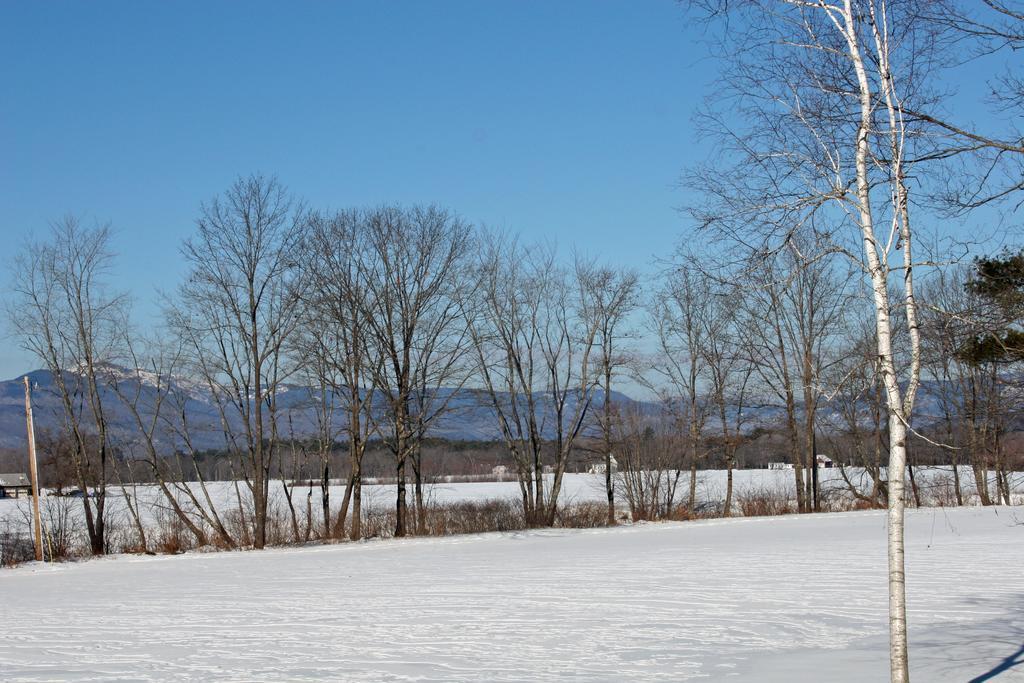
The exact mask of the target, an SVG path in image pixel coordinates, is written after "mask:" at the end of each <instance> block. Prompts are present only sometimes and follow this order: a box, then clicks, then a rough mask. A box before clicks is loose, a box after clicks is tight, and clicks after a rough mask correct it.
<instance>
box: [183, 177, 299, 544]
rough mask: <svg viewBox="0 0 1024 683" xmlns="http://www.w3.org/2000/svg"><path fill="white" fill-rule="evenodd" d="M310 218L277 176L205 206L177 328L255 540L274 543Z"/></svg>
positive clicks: (239, 185) (187, 249) (237, 187)
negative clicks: (290, 347) (270, 523)
mask: <svg viewBox="0 0 1024 683" xmlns="http://www.w3.org/2000/svg"><path fill="white" fill-rule="evenodd" d="M302 227H303V220H302V211H301V207H300V206H299V205H298V204H297V203H296V202H295V200H293V199H292V198H291V197H290V196H289V194H288V192H287V190H286V189H285V188H284V187H283V186H282V185H281V184H280V183H279V182H278V181H277V179H276V178H268V177H264V176H262V175H251V176H249V177H246V178H240V179H238V180H237V181H235V182H234V183H233V184H232V186H231V187H230V188H229V189H228V190H227V191H226V192H225V193H224V194H223V195H222V196H219V197H216V198H214V199H213V200H211V201H210V202H209V203H206V204H203V205H202V207H201V211H200V217H199V219H198V220H197V221H196V234H195V236H194V237H192V238H191V239H189V240H188V241H187V242H186V243H185V244H184V246H183V248H182V253H183V255H184V257H185V260H186V261H187V262H188V264H189V266H190V269H191V270H190V272H189V275H188V278H187V280H186V282H185V283H184V284H183V285H182V286H181V288H180V290H179V294H178V299H177V301H176V303H175V304H174V305H173V306H172V307H171V309H170V320H171V326H172V328H173V329H174V330H175V332H176V333H177V334H178V335H179V336H180V338H181V339H183V340H185V343H186V344H187V348H188V349H189V351H190V356H191V358H190V360H191V368H192V371H193V372H194V373H195V374H196V375H197V376H198V377H199V378H201V380H202V381H203V382H204V383H205V384H206V386H207V388H208V390H209V392H210V395H211V397H212V398H213V400H214V401H215V403H216V405H217V408H218V410H219V411H220V415H221V423H222V424H221V426H222V429H223V432H224V435H225V446H226V448H227V449H228V451H229V452H230V453H231V455H232V457H233V458H235V461H236V464H237V466H238V470H239V472H240V474H241V476H242V478H243V479H244V481H245V484H246V488H247V489H248V493H249V494H250V496H251V501H252V516H253V520H252V541H253V545H254V546H255V547H256V548H263V547H264V545H265V544H266V542H267V510H268V501H269V496H270V480H271V472H272V468H273V465H274V461H275V457H277V454H278V453H277V451H278V447H279V444H280V441H281V428H282V425H281V424H280V422H279V420H280V417H281V411H280V410H279V408H278V394H279V392H280V391H281V389H282V387H283V383H284V382H285V380H286V379H287V377H288V373H289V372H291V371H293V369H292V368H290V367H289V365H288V364H287V363H286V362H285V352H286V350H287V346H286V344H287V342H288V340H289V338H290V337H291V336H292V334H293V333H294V332H295V329H296V326H297V324H298V322H299V319H300V316H299V312H300V307H299V306H298V305H297V302H298V299H299V285H300V279H299V268H298V263H297V256H298V254H299V246H300V241H301V239H302Z"/></svg>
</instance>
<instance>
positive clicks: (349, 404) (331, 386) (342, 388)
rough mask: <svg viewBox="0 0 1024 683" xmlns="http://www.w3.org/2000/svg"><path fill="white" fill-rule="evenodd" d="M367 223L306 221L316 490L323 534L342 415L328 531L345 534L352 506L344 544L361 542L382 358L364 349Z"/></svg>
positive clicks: (344, 217) (360, 218)
mask: <svg viewBox="0 0 1024 683" xmlns="http://www.w3.org/2000/svg"><path fill="white" fill-rule="evenodd" d="M366 220H367V218H366V216H365V214H364V213H363V212H360V211H342V212H338V213H336V214H333V215H319V214H317V215H314V216H312V217H311V219H310V227H311V229H310V231H309V240H308V243H307V249H308V258H307V259H306V263H307V265H306V268H307V273H308V278H309V287H308V288H307V289H306V292H307V295H306V315H305V319H304V323H303V330H302V334H301V335H300V338H299V339H300V341H299V343H300V346H301V349H302V354H303V355H304V356H305V358H306V363H307V370H306V374H307V376H308V377H309V380H311V381H310V384H311V386H313V387H316V396H315V397H314V401H313V402H314V404H315V405H316V415H317V443H318V449H319V452H320V455H321V463H322V466H323V471H322V479H321V488H322V490H323V493H322V507H323V514H324V526H325V533H327V527H328V526H330V525H331V523H330V522H329V519H328V516H329V509H330V502H329V498H328V495H329V494H328V479H329V473H328V460H329V457H330V449H331V446H332V444H333V442H334V438H335V434H336V428H335V427H334V413H335V412H336V411H340V412H343V413H344V416H345V417H344V419H343V425H344V426H343V427H342V428H341V429H340V433H341V434H342V435H344V438H345V441H346V443H347V445H348V456H349V457H348V460H349V478H348V486H346V488H345V497H344V500H343V501H342V503H341V507H340V508H339V510H338V516H337V519H336V521H335V522H334V524H333V526H334V528H335V529H336V530H337V533H338V534H342V533H344V525H345V518H346V516H347V514H348V509H349V506H350V504H351V509H352V512H351V523H350V526H349V537H350V538H351V539H352V540H353V541H355V540H359V539H360V538H361V537H362V482H363V474H362V468H363V456H364V455H365V453H366V445H367V442H368V441H369V439H370V437H371V436H372V435H373V433H374V430H375V428H376V421H375V420H374V415H373V406H374V389H373V380H374V378H375V377H376V376H377V374H379V373H378V372H374V369H373V365H372V364H374V363H379V362H380V358H381V357H380V355H379V354H377V353H375V351H374V350H373V349H371V348H369V347H368V346H367V343H368V341H369V327H370V324H369V322H367V319H366V314H365V309H364V300H365V297H366V291H367V284H366V282H365V280H364V277H365V276H366V275H367V272H368V271H367V267H366V264H365V263H364V262H363V261H364V259H366V258H368V255H367V253H366V249H367V244H366V239H367V235H366V229H365V228H366Z"/></svg>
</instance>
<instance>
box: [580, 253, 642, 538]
mask: <svg viewBox="0 0 1024 683" xmlns="http://www.w3.org/2000/svg"><path fill="white" fill-rule="evenodd" d="M576 282H577V284H578V286H579V290H580V304H579V308H580V316H581V318H582V319H583V320H585V321H587V324H586V327H588V328H594V329H596V330H597V337H596V339H595V342H596V344H597V351H598V357H597V359H596V362H595V366H596V367H595V369H596V370H597V372H598V374H599V382H600V386H601V394H602V405H601V413H600V426H601V437H602V441H603V444H602V445H603V454H604V475H605V493H606V495H607V498H608V524H609V525H613V524H615V486H614V482H615V479H614V477H613V472H612V470H613V467H612V461H613V457H612V450H613V442H614V433H615V426H614V424H613V423H614V421H615V419H616V410H615V406H614V404H613V400H612V379H613V378H614V377H615V376H616V375H617V374H618V373H619V372H620V371H621V369H622V368H623V367H624V366H625V365H626V363H627V361H628V359H629V358H628V354H627V349H625V348H623V342H624V341H626V340H627V339H629V337H630V332H629V330H625V329H623V326H624V325H626V324H627V321H628V319H629V316H630V314H631V313H632V312H633V311H634V310H635V309H636V308H637V306H638V294H639V278H638V276H637V274H636V273H635V272H634V271H631V270H619V269H615V268H612V267H609V266H598V265H596V264H594V263H588V262H584V261H581V260H580V259H577V260H576Z"/></svg>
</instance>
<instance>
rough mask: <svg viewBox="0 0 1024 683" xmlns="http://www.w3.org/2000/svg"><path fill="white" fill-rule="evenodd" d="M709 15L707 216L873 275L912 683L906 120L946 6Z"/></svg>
mask: <svg viewBox="0 0 1024 683" xmlns="http://www.w3.org/2000/svg"><path fill="white" fill-rule="evenodd" d="M696 4H700V5H702V6H704V7H705V8H709V9H711V10H712V13H713V14H716V13H720V12H725V13H730V14H732V15H733V19H734V21H732V22H730V23H729V30H728V32H727V33H726V35H725V37H726V42H727V45H726V46H725V47H726V49H727V50H728V52H727V54H728V55H729V56H728V57H727V73H726V75H725V83H726V84H725V86H724V89H723V91H722V92H720V93H719V94H720V95H721V100H720V101H724V100H726V99H728V100H729V109H730V111H731V112H732V115H731V116H729V117H725V116H723V115H720V114H715V113H710V114H709V115H708V117H707V119H706V121H708V122H709V123H710V126H709V127H710V128H711V129H714V130H716V131H717V132H718V133H722V134H723V138H722V139H723V140H724V141H725V145H724V147H723V155H726V154H733V155H734V156H733V158H732V159H731V162H732V164H733V165H730V166H729V170H728V171H726V172H724V173H723V172H717V171H715V169H713V168H711V167H710V166H709V167H706V168H704V169H703V170H702V171H698V172H697V173H695V174H694V175H693V176H692V177H691V180H692V181H693V182H694V184H695V185H696V186H698V187H699V188H700V189H701V190H702V191H703V193H704V196H705V198H706V199H707V204H705V205H704V206H701V207H696V208H695V211H694V215H695V216H696V217H697V218H698V220H699V221H701V223H703V224H704V225H708V226H714V227H716V228H718V229H720V230H722V231H723V232H725V233H727V234H729V235H730V236H733V237H736V238H738V239H741V240H745V241H746V242H747V243H755V244H758V243H759V244H763V245H764V247H765V248H768V249H776V248H778V247H779V245H780V244H781V243H783V242H784V240H785V238H786V237H788V235H790V234H792V233H793V231H794V230H798V229H800V228H802V227H807V226H817V229H818V230H819V231H820V232H821V233H822V235H821V236H822V238H825V239H828V240H829V241H830V243H831V245H832V247H831V248H832V249H834V250H836V251H837V252H840V253H845V254H847V255H848V256H849V257H850V258H851V259H852V260H853V261H854V262H855V263H856V264H857V265H858V266H859V267H860V268H861V269H862V272H863V274H864V277H865V279H866V280H867V283H868V289H869V291H870V292H871V294H872V300H873V306H874V314H875V315H874V317H875V323H876V324H875V336H876V345H877V357H878V363H879V365H878V368H879V373H880V377H881V382H882V384H883V387H884V390H885V391H884V393H885V396H886V405H887V413H888V422H889V440H890V447H889V467H888V486H889V493H890V495H889V524H888V526H889V539H888V540H889V545H888V552H889V605H890V668H891V678H892V680H893V681H894V682H898V683H903V682H905V681H907V680H909V669H908V666H909V665H908V656H907V623H906V598H905V594H906V591H905V574H904V546H903V516H904V490H903V488H904V476H905V469H906V458H907V435H908V433H909V430H910V423H911V413H912V409H913V406H914V399H915V396H916V393H917V388H918V386H919V380H920V348H921V347H920V343H921V342H920V330H919V328H918V304H917V298H916V295H915V289H914V272H915V268H916V267H917V266H919V265H921V264H920V263H918V262H917V261H916V260H915V256H914V253H913V244H914V243H913V239H912V238H913V236H914V233H915V230H914V229H913V227H912V223H911V220H910V188H909V184H908V182H907V177H908V173H909V166H908V164H909V163H910V161H909V159H913V155H912V151H913V146H914V145H915V143H916V142H917V141H918V140H919V139H920V138H919V137H918V136H917V135H916V133H917V131H916V130H915V128H914V126H913V125H912V123H911V122H910V121H909V120H908V116H907V111H908V110H909V109H911V108H915V109H922V108H925V107H927V106H928V105H929V104H930V101H931V100H930V99H929V94H928V91H927V84H928V82H929V80H928V76H929V71H930V70H931V68H932V67H933V66H934V64H935V57H936V55H937V53H938V51H939V47H938V45H937V42H936V39H935V38H936V37H935V33H934V32H933V31H932V30H931V27H930V25H927V24H925V23H922V22H919V21H917V19H918V18H919V17H921V16H922V15H923V14H924V13H925V11H926V10H930V9H931V7H932V6H933V5H934V3H927V2H901V3H893V2H887V1H886V0H842V2H834V3H833V2H827V1H826V0H808V1H804V0H799V1H797V0H793V1H788V0H750V1H748V2H725V1H724V0H721V1H720V0H711V1H710V2H703V3H696ZM735 121H741V122H742V123H741V124H739V126H740V127H739V128H738V127H737V126H735V125H730V124H731V122H735ZM740 128H741V129H740ZM726 165H727V164H722V166H723V167H724V166H726ZM924 171H925V169H924V167H921V168H916V167H915V172H916V173H924ZM822 225H826V226H830V227H829V228H828V229H827V230H822V229H821V228H820V226H822ZM756 226H769V227H768V228H767V229H765V228H762V227H756ZM752 227H754V228H755V229H752ZM847 229H848V230H849V232H843V231H845V230H847ZM854 236H856V238H855V239H854ZM858 242H859V245H857V246H855V244H857V243H858ZM858 251H859V254H858ZM890 283H893V284H895V285H896V286H898V288H899V289H898V291H899V300H900V304H901V307H902V314H903V317H904V319H905V321H906V325H907V330H908V334H907V336H906V340H905V344H906V346H905V348H906V350H907V351H908V356H909V359H910V361H909V364H908V365H907V368H906V370H905V371H904V372H903V373H899V372H898V370H897V364H896V353H897V349H896V348H895V347H894V337H893V331H894V322H893V318H892V311H893V306H892V300H891V294H890Z"/></svg>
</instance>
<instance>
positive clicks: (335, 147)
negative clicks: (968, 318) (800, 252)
mask: <svg viewBox="0 0 1024 683" xmlns="http://www.w3.org/2000/svg"><path fill="white" fill-rule="evenodd" d="M699 37H700V36H699V33H698V32H697V31H695V30H693V29H691V28H689V27H688V25H687V19H686V17H685V16H684V13H683V11H682V10H681V9H680V6H679V5H678V4H677V3H675V2H673V0H647V1H645V2H627V1H626V0H619V1H611V0H588V1H580V2H565V1H560V2H549V1H543V2H542V1H532V2H531V1H526V2H523V1H516V2H496V1H495V2H479V1H465V2H452V1H448V2H395V1H391V2H331V3H327V2H316V3H314V2H309V3H251V2H247V3H229V2H204V3H183V2H175V3H154V2H130V3H128V2H126V3H109V2H107V3H72V2H66V3H63V2H61V3H50V2H47V3H14V2H7V3H4V4H2V5H0V60H2V63H3V65H4V66H3V69H2V75H0V84H2V92H3V97H0V158H2V161H0V235H2V237H3V240H2V244H3V251H4V252H5V253H4V254H3V261H2V262H3V269H4V270H3V273H2V276H3V280H4V283H5V284H6V283H7V282H9V281H10V278H11V273H10V272H9V268H8V265H9V256H10V253H11V251H12V249H14V248H16V247H17V246H18V245H19V244H20V243H21V242H22V240H23V239H24V238H25V237H26V236H29V235H33V234H42V232H43V231H45V230H46V226H47V223H48V221H50V220H53V219H55V218H57V217H59V216H61V215H63V214H65V213H68V212H71V213H74V214H77V215H79V216H81V217H84V218H86V219H87V220H89V221H92V220H99V221H103V222H107V221H109V222H110V223H111V224H112V225H113V226H114V228H115V229H116V230H117V233H118V234H117V239H116V249H117V252H118V261H117V272H116V276H115V278H114V279H113V285H114V286H115V287H118V288H120V289H126V290H130V291H131V292H132V293H133V295H134V297H135V300H136V308H137V309H138V316H137V317H138V319H139V322H140V323H141V324H142V325H148V324H151V322H152V321H153V320H154V319H155V316H156V309H155V304H154V300H155V296H154V292H155V290H156V289H158V288H163V289H171V288H173V287H174V286H175V284H176V282H177V281H178V278H179V277H180V276H181V273H182V266H181V262H180V259H179V258H178V251H177V249H178V245H179V244H180V242H181V241H182V239H183V238H184V237H186V236H187V235H188V234H189V233H190V231H191V230H192V227H193V221H194V220H195V217H196V215H197V211H198V206H199V203H200V201H202V200H204V199H207V198H209V197H211V196H212V195H214V194H216V193H218V192H220V191H221V190H223V189H225V188H226V187H227V186H228V185H229V184H230V183H231V181H232V180H233V179H234V178H235V177H236V176H238V175H240V174H247V173H250V172H253V171H262V172H264V173H273V174H277V175H278V176H279V178H280V179H281V180H282V181H283V182H284V183H285V184H287V185H288V186H289V187H290V188H291V189H292V190H293V191H294V192H296V193H297V194H298V195H300V196H302V197H303V198H305V199H306V200H307V201H308V202H309V203H311V204H313V205H316V206H322V207H341V206H349V205H367V204H377V203H380V202H385V201H389V202H390V201H395V202H402V203H414V202H437V203H441V204H444V205H446V206H449V207H451V208H452V209H454V210H455V211H457V212H459V213H460V214H461V215H463V216H464V217H465V218H466V219H468V220H471V221H473V222H479V223H486V224H488V225H491V226H495V227H501V228H506V229H509V230H514V231H519V232H521V233H523V234H524V235H526V236H528V237H535V238H552V239H556V240H557V242H558V244H559V245H560V247H563V248H565V249H566V250H568V249H569V248H570V247H572V246H573V245H575V246H577V247H579V248H581V249H583V250H585V251H586V252H587V253H590V254H593V255H597V256H605V257H607V258H610V259H614V260H615V261H616V262H619V263H624V264H628V265H632V266H637V267H644V266H646V265H647V264H649V263H650V261H651V259H652V256H654V255H660V256H664V255H667V254H668V253H669V252H670V251H671V249H672V248H673V246H674V244H675V242H676V240H677V239H678V235H679V233H680V231H681V230H682V229H683V224H684V219H683V217H682V216H681V215H680V214H679V213H678V212H677V210H676V207H678V206H679V205H680V203H681V201H682V199H681V196H680V191H679V189H678V187H677V183H678V179H679V176H680V171H681V169H682V168H683V167H684V166H685V165H686V164H687V163H689V162H690V161H692V160H694V159H696V158H698V155H697V152H696V149H695V148H696V145H695V142H696V141H695V140H694V139H693V135H692V133H691V126H690V117H691V115H692V113H693V110H694V108H695V106H697V104H698V102H699V100H700V98H701V97H702V93H703V92H704V88H705V86H706V84H707V83H708V82H709V81H710V80H711V77H712V70H713V67H712V65H711V63H710V62H708V61H706V60H703V50H702V49H700V47H699V46H697V45H695V44H694V42H695V40H696V39H698V38H699ZM31 364H32V361H30V359H29V358H28V356H27V355H25V354H24V353H21V352H19V351H17V350H16V348H15V345H14V344H13V343H8V344H4V345H3V347H2V350H0V377H11V376H14V375H16V374H18V373H20V372H23V371H24V370H25V369H26V368H27V366H29V365H31Z"/></svg>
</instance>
